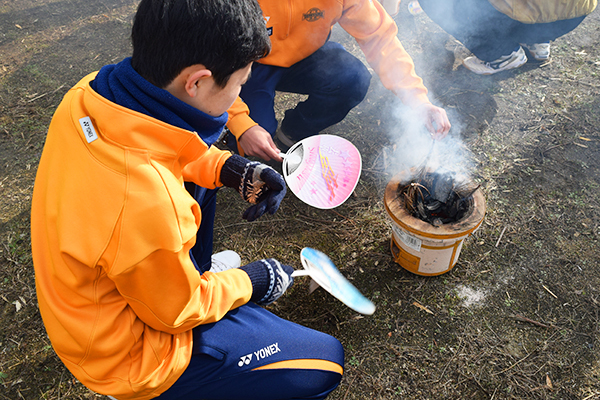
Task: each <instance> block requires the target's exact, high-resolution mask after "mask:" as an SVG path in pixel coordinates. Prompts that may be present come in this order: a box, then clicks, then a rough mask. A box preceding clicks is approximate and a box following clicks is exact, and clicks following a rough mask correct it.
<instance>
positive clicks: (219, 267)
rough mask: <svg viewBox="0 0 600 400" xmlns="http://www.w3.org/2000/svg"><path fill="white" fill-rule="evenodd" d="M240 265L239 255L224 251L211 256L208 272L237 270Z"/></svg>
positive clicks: (231, 251)
mask: <svg viewBox="0 0 600 400" xmlns="http://www.w3.org/2000/svg"><path fill="white" fill-rule="evenodd" d="M240 265H242V259H241V258H240V255H239V254H238V253H236V252H235V251H233V250H225V251H221V252H219V253H215V254H213V255H212V256H211V266H210V270H209V271H210V272H221V271H226V270H228V269H233V268H239V267H240Z"/></svg>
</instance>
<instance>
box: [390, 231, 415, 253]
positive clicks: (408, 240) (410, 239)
mask: <svg viewBox="0 0 600 400" xmlns="http://www.w3.org/2000/svg"><path fill="white" fill-rule="evenodd" d="M392 230H393V231H394V233H395V234H396V236H398V238H399V239H400V240H401V241H402V243H404V244H405V245H407V246H408V247H410V248H411V249H413V250H415V251H421V243H422V241H421V239H419V238H416V237H414V236H413V235H411V234H408V233H406V232H404V231H403V230H402V229H400V228H398V227H397V226H392Z"/></svg>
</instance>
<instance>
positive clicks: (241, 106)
mask: <svg viewBox="0 0 600 400" xmlns="http://www.w3.org/2000/svg"><path fill="white" fill-rule="evenodd" d="M227 113H228V114H229V120H228V121H227V128H229V130H230V131H231V133H233V136H235V138H236V139H238V140H239V139H240V136H242V133H244V132H246V131H247V130H248V129H250V128H251V127H253V126H255V125H258V124H257V123H256V122H254V121H253V120H252V118H250V110H248V106H247V105H246V103H244V101H243V100H242V99H241V98H239V97H238V98H237V99H236V100H235V102H234V103H233V105H232V106H231V107H230V108H229V110H227ZM242 155H243V154H242Z"/></svg>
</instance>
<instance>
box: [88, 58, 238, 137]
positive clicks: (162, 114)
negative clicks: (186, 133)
mask: <svg viewBox="0 0 600 400" xmlns="http://www.w3.org/2000/svg"><path fill="white" fill-rule="evenodd" d="M91 86H92V89H94V90H95V91H96V92H97V93H98V94H100V95H101V96H102V97H104V98H106V99H107V100H110V101H112V102H113V103H117V104H119V105H120V106H123V107H126V108H129V109H130V110H134V111H137V112H139V113H142V114H146V115H148V116H150V117H152V118H156V119H158V120H160V121H163V122H166V123H167V124H171V125H174V126H177V127H179V128H182V129H187V130H190V131H195V132H197V133H198V135H199V136H200V138H201V139H202V140H203V141H204V142H205V143H206V144H207V145H209V146H210V145H212V144H213V143H214V142H215V141H216V140H217V139H218V138H219V135H220V134H221V131H222V130H223V127H224V126H225V123H226V122H227V117H228V116H227V113H223V114H222V115H220V116H218V117H213V116H210V115H208V114H206V113H204V112H202V111H200V110H198V109H197V108H194V107H192V106H190V105H189V104H186V103H184V102H183V101H181V100H179V99H178V98H177V97H175V96H173V95H172V94H171V93H169V92H168V91H166V90H164V89H161V88H159V87H157V86H154V85H153V84H151V83H150V82H148V81H147V80H146V79H144V78H143V77H142V76H141V75H140V74H138V73H137V72H136V71H135V70H134V69H133V67H132V66H131V58H126V59H124V60H123V61H121V62H120V63H118V64H111V65H106V66H104V67H102V68H101V69H100V71H99V72H98V75H96V78H95V79H94V80H93V81H92V82H91Z"/></svg>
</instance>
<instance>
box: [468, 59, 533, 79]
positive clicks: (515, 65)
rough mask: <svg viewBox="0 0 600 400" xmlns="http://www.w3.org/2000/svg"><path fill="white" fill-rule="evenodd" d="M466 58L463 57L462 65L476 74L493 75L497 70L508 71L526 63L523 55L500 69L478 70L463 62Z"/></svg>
mask: <svg viewBox="0 0 600 400" xmlns="http://www.w3.org/2000/svg"><path fill="white" fill-rule="evenodd" d="M466 60H468V58H465V59H464V60H463V62H462V65H463V67H465V68H466V69H468V70H469V71H471V72H473V73H474V74H477V75H494V74H497V73H499V72H504V71H510V70H511V69H515V68H519V67H520V66H522V65H524V64H525V63H527V57H523V58H522V59H517V60H515V61H514V62H513V63H511V64H509V65H507V66H505V67H504V68H502V69H499V70H493V71H479V70H474V69H471V68H469V66H468V64H465V61H466Z"/></svg>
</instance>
